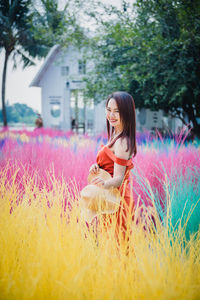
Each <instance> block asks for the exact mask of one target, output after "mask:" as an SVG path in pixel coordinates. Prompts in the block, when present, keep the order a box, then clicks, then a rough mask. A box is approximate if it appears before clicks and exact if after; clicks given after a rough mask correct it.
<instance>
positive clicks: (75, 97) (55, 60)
mask: <svg viewBox="0 0 200 300" xmlns="http://www.w3.org/2000/svg"><path fill="white" fill-rule="evenodd" d="M91 68H92V62H91V61H87V62H86V61H85V60H84V55H83V51H82V50H78V49H77V48H75V47H73V46H69V47H68V48H67V49H66V50H63V49H62V50H61V48H60V46H59V45H55V46H54V47H52V49H51V50H50V52H49V53H48V55H47V57H46V59H45V61H44V63H43V65H42V66H41V68H40V70H39V71H38V73H37V74H36V76H35V78H34V79H33V81H32V82H31V84H30V86H36V87H41V93H42V118H43V124H44V127H51V128H57V129H64V130H71V129H72V128H76V130H77V131H79V132H84V131H85V132H91V133H93V134H99V133H101V132H103V131H104V130H105V128H106V122H105V101H102V102H101V103H100V104H97V105H94V103H93V99H90V100H88V99H85V98H84V88H85V84H84V81H83V76H84V75H85V74H86V73H87V71H89V70H91ZM111 92H112V91H111ZM170 122H171V123H170ZM170 122H169V119H168V118H164V116H163V112H162V111H161V110H159V111H157V112H152V111H150V110H148V109H142V110H140V111H139V110H136V124H137V130H139V131H142V130H143V129H148V130H152V129H153V128H158V129H163V127H164V126H166V127H168V128H169V129H171V130H172V131H175V130H176V128H177V124H178V123H177V120H175V119H172V120H171V121H170Z"/></svg>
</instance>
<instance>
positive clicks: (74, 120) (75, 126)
mask: <svg viewBox="0 0 200 300" xmlns="http://www.w3.org/2000/svg"><path fill="white" fill-rule="evenodd" d="M71 127H72V130H74V129H76V130H77V129H78V126H77V122H76V119H72V122H71Z"/></svg>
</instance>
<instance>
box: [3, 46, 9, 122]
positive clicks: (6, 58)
mask: <svg viewBox="0 0 200 300" xmlns="http://www.w3.org/2000/svg"><path fill="white" fill-rule="evenodd" d="M8 58H9V53H8V52H7V51H5V61H4V66H3V76H2V116H3V126H4V127H6V126H7V116H6V104H5V94H6V93H5V92H6V71H7V64H8Z"/></svg>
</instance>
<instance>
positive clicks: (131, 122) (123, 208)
mask: <svg viewBox="0 0 200 300" xmlns="http://www.w3.org/2000/svg"><path fill="white" fill-rule="evenodd" d="M106 119H107V132H108V143H107V145H105V146H102V148H101V149H100V151H99V152H98V154H97V159H96V160H97V163H95V164H93V165H92V166H91V168H90V170H89V172H90V173H91V174H93V175H94V174H97V177H95V178H94V179H93V181H92V184H94V185H97V186H100V187H103V188H105V189H109V188H111V187H114V188H118V189H119V190H120V193H121V196H122V199H123V201H122V202H123V203H121V205H120V208H119V210H118V212H117V224H118V229H119V227H120V228H121V230H122V231H123V232H124V233H125V231H126V229H127V224H126V222H127V214H128V212H131V214H133V208H134V203H133V197H132V195H131V191H130V186H129V175H130V170H131V169H132V168H133V163H132V156H135V155H136V152H137V149H136V118H135V104H134V100H133V98H132V96H131V95H130V94H128V93H126V92H115V93H113V94H111V95H109V96H108V99H107V102H106ZM99 168H102V169H104V170H105V171H107V172H108V173H109V174H110V175H111V176H112V178H111V179H109V180H106V181H104V180H103V179H101V178H100V177H98V172H99Z"/></svg>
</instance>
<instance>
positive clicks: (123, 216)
mask: <svg viewBox="0 0 200 300" xmlns="http://www.w3.org/2000/svg"><path fill="white" fill-rule="evenodd" d="M96 160H97V164H98V165H99V167H100V168H102V169H104V170H105V171H107V172H108V173H110V175H111V176H112V177H113V171H114V163H117V164H118V165H121V166H126V171H125V175H124V180H123V183H122V185H121V186H120V187H119V190H120V194H121V196H122V201H121V202H122V203H121V205H120V208H119V210H118V211H117V213H116V216H117V225H118V226H117V227H118V228H117V230H119V229H120V231H121V230H122V232H123V235H124V234H125V232H126V230H127V225H126V223H127V217H128V214H129V213H131V218H132V219H133V213H134V212H133V211H134V201H133V196H132V193H131V189H130V185H129V177H130V170H131V169H132V168H133V162H132V159H129V160H126V159H121V158H118V157H116V156H115V154H114V153H113V152H112V151H111V149H110V148H108V147H107V146H103V145H102V146H101V149H100V151H99V152H98V154H97V158H96Z"/></svg>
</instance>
